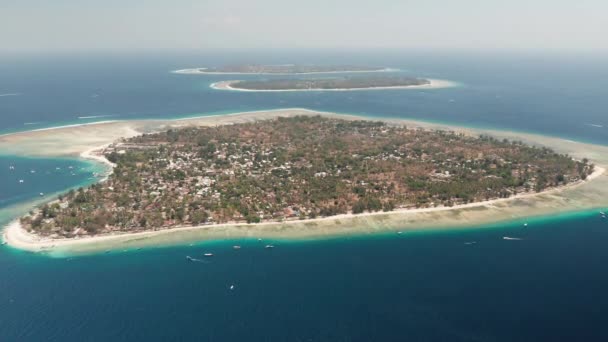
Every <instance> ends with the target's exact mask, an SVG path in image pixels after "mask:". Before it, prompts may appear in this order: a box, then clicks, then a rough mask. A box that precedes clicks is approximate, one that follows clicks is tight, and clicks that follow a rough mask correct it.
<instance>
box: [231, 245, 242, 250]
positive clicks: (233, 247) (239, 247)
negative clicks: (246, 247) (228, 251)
mask: <svg viewBox="0 0 608 342" xmlns="http://www.w3.org/2000/svg"><path fill="white" fill-rule="evenodd" d="M232 249H241V246H238V245H237V246H232Z"/></svg>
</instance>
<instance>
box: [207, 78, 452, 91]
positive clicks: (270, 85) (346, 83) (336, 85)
mask: <svg viewBox="0 0 608 342" xmlns="http://www.w3.org/2000/svg"><path fill="white" fill-rule="evenodd" d="M443 82H446V81H443ZM436 86H438V83H437V80H435V83H433V82H432V81H431V80H428V79H424V78H416V77H407V76H365V77H361V76H358V77H332V78H317V79H269V80H247V81H222V82H217V83H214V84H212V85H211V87H212V88H214V89H219V90H241V91H307V90H308V91H311V90H313V91H314V90H364V89H392V88H396V89H399V88H421V87H425V88H430V87H436Z"/></svg>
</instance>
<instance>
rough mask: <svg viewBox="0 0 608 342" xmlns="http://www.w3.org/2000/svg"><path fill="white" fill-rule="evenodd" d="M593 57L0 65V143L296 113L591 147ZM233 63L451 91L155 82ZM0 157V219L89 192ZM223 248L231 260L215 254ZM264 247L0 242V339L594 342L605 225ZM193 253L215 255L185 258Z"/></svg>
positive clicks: (331, 56) (352, 55)
mask: <svg viewBox="0 0 608 342" xmlns="http://www.w3.org/2000/svg"><path fill="white" fill-rule="evenodd" d="M605 60H608V59H605V58H600V57H589V56H584V55H555V56H551V55H548V54H519V55H516V54H503V55H498V54H481V53H478V54H464V53H460V54H447V53H439V52H435V53H422V52H395V51H393V52H382V53H380V52H377V53H371V52H365V53H362V52H356V51H349V52H327V51H325V52H302V51H292V52H284V51H272V52H246V53H244V52H238V51H235V52H234V51H233V52H230V51H228V52H227V51H224V52H213V53H208V54H202V53H199V54H197V53H180V54H178V53H166V52H159V53H149V54H138V55H136V54H122V55H118V54H113V55H97V56H94V55H71V56H61V55H54V56H44V57H43V56H14V55H12V56H11V55H8V56H2V57H0V95H2V94H5V95H6V94H17V95H9V96H0V132H11V131H18V130H28V129H36V128H42V127H49V126H53V125H62V124H71V123H85V122H92V121H100V120H121V119H132V118H159V117H163V118H172V117H183V116H190V115H201V114H203V115H204V114H221V113H229V112H238V111H244V110H257V109H270V108H281V107H306V108H311V109H319V110H327V111H337V112H344V113H358V114H363V115H367V116H370V117H404V118H415V119H422V120H428V121H438V122H446V123H455V124H460V125H465V126H480V127H490V128H499V129H509V130H517V131H528V132H537V133H541V134H546V135H553V136H560V137H564V138H567V139H573V140H580V141H588V142H594V143H599V144H604V145H608V112H607V108H608V96H607V95H608V94H607V93H606V89H608V62H605ZM249 62H257V63H325V64H351V63H352V64H365V65H381V66H388V67H394V68H400V69H402V70H404V72H407V73H410V74H412V75H414V76H425V77H432V78H441V79H449V80H453V81H456V82H459V83H461V86H460V87H457V88H451V89H442V90H433V91H430V90H427V91H418V90H406V91H395V90H392V91H369V92H330V93H321V92H318V93H270V94H268V93H259V94H256V93H232V92H221V91H213V90H211V89H209V87H208V85H209V84H210V83H212V82H215V81H218V80H222V79H225V78H224V77H222V76H217V75H216V76H198V75H196V76H188V75H176V74H171V73H170V72H169V71H171V70H174V69H179V68H187V67H197V66H207V65H212V66H215V65H222V64H227V63H249ZM250 77H253V76H248V78H250ZM230 78H234V77H233V76H230ZM239 78H240V77H239ZM0 155H2V156H0V223H6V222H7V221H8V220H10V219H11V218H12V217H14V216H15V215H18V214H19V213H21V212H23V211H26V210H27V208H28V206H27V203H29V202H31V201H35V200H40V196H39V193H40V192H44V193H45V196H50V194H53V193H56V192H57V191H62V190H65V189H68V188H70V187H77V186H81V185H85V184H88V183H90V182H92V181H94V180H93V179H90V177H91V175H92V173H93V172H96V167H95V166H92V165H91V164H88V163H84V162H80V161H76V160H67V159H61V160H58V159H30V158H21V157H20V156H7V155H3V153H2V151H0ZM10 166H15V168H14V170H11V169H10ZM70 166H72V169H69V167H70ZM58 167H59V170H58V169H57V168H58ZM97 168H98V167H97ZM31 170H35V171H36V172H35V173H32V172H31ZM72 172H73V173H74V175H72ZM19 179H23V180H24V182H23V183H19ZM503 236H513V237H520V238H522V239H523V240H519V241H506V240H503V239H502V237H503ZM467 241H477V243H476V244H474V245H465V244H464V243H465V242H467ZM236 243H238V244H241V245H243V249H242V250H239V251H234V250H232V249H231V247H230V246H231V245H233V244H236ZM274 243H275V244H276V245H277V248H275V249H273V250H265V249H264V248H263V247H262V245H260V243H258V242H257V241H249V240H243V241H238V242H235V241H219V242H212V243H199V244H197V245H195V246H193V247H190V246H178V247H165V248H155V249H147V250H141V251H128V252H112V253H108V254H100V255H91V256H79V257H74V258H59V259H53V258H49V257H45V256H42V255H36V254H32V253H25V252H21V251H17V250H13V249H10V248H7V247H6V246H2V247H0V341H42V340H51V341H83V340H86V341H108V340H113V341H121V340H146V341H153V340H158V341H167V340H200V341H243V340H246V341H404V340H408V341H603V340H608V331H607V330H606V324H605V323H606V318H605V316H606V315H605V312H606V311H608V292H607V291H606V289H607V288H608V273H607V272H606V267H605V264H606V262H607V261H608V248H607V247H608V221H606V220H602V219H601V218H600V217H599V215H598V214H597V212H586V213H575V214H572V215H565V216H561V217H558V218H539V219H537V220H534V221H531V224H530V226H529V227H528V228H525V229H524V228H522V225H521V223H520V222H518V223H509V222H504V223H499V224H497V225H495V226H493V227H486V228H484V227H471V229H465V230H458V231H445V232H426V233H412V234H405V235H400V236H397V235H396V234H381V235H378V236H371V237H370V236H366V237H351V238H337V239H332V240H328V241H303V242H302V241H301V242H296V241H276V242H274ZM204 251H212V252H213V253H215V255H216V256H215V257H213V258H212V259H211V260H206V261H205V262H187V261H186V259H185V256H186V255H193V256H194V255H197V254H198V255H200V254H202V253H203V252H204ZM231 285H234V289H233V290H230V286H231Z"/></svg>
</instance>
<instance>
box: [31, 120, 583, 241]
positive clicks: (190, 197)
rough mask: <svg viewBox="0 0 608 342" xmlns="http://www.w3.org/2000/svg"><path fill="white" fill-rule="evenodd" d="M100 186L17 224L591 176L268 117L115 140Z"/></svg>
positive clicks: (564, 161)
mask: <svg viewBox="0 0 608 342" xmlns="http://www.w3.org/2000/svg"><path fill="white" fill-rule="evenodd" d="M103 155H104V156H105V157H106V158H107V159H108V160H109V161H110V162H112V163H114V164H115V167H114V170H113V172H112V174H111V175H110V176H109V177H108V179H107V180H106V181H105V182H101V183H97V184H94V185H91V186H89V187H87V188H80V189H78V190H75V191H70V192H68V193H66V194H63V195H61V196H59V198H58V199H57V200H55V201H53V202H50V203H47V204H44V205H43V206H41V207H40V208H38V209H35V210H33V211H31V212H30V214H29V215H27V216H25V217H23V218H21V225H22V226H23V227H24V229H26V230H27V231H29V232H32V233H35V234H36V235H37V236H45V237H50V238H74V237H82V236H96V235H99V234H106V233H113V232H141V231H151V230H158V229H170V228H176V227H188V226H208V227H209V228H212V227H213V225H216V224H223V223H228V224H230V223H258V222H276V221H290V220H291V221H294V220H295V221H298V220H311V219H315V218H319V217H331V216H334V215H338V214H342V215H359V214H362V215H365V214H364V213H366V212H369V213H371V212H376V211H384V212H391V211H394V210H413V209H416V208H436V207H455V206H458V205H466V204H468V203H477V202H484V201H488V200H493V199H500V198H509V197H514V196H518V195H521V194H526V193H536V192H542V191H544V190H547V189H549V188H554V187H559V186H563V185H566V184H571V183H575V182H577V181H581V180H585V179H586V178H587V176H589V175H590V174H591V173H592V172H593V170H594V165H593V164H591V163H589V161H588V160H586V159H584V160H581V161H578V160H574V159H573V158H571V157H570V156H568V155H565V154H558V153H556V152H554V151H553V150H551V149H549V148H544V147H543V148H540V147H534V146H528V145H525V144H523V143H521V142H517V141H508V140H506V139H505V140H498V139H495V138H492V137H489V136H479V137H473V136H468V135H464V134H458V133H454V132H450V131H436V130H425V129H418V128H410V127H406V126H404V125H396V124H388V123H383V122H377V121H368V120H344V119H336V118H324V117H321V116H293V117H288V118H285V117H279V118H277V119H272V120H262V121H255V122H242V123H235V124H229V125H219V126H214V127H186V128H180V129H171V130H168V131H165V132H160V133H150V134H143V135H140V136H136V137H133V138H128V139H121V140H120V141H117V142H115V143H113V144H112V145H110V146H109V147H106V148H105V149H104V150H103Z"/></svg>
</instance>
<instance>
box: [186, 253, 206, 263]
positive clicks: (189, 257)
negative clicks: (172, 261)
mask: <svg viewBox="0 0 608 342" xmlns="http://www.w3.org/2000/svg"><path fill="white" fill-rule="evenodd" d="M186 259H187V260H188V261H192V262H202V263H203V264H208V263H209V261H207V260H203V259H197V258H193V257H191V256H189V255H188V256H186Z"/></svg>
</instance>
